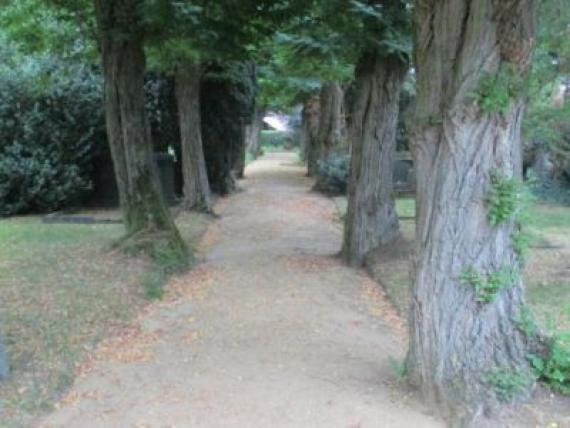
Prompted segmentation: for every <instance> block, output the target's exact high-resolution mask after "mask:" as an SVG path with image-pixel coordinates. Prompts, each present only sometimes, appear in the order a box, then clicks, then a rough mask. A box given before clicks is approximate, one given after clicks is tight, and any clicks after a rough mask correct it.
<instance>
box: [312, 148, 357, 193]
mask: <svg viewBox="0 0 570 428" xmlns="http://www.w3.org/2000/svg"><path fill="white" fill-rule="evenodd" d="M349 168H350V157H349V156H348V154H332V155H331V156H330V157H329V158H328V159H327V160H325V161H318V162H317V177H316V179H317V181H316V184H315V190H318V191H320V192H323V193H326V194H328V195H332V196H335V195H345V194H346V191H347V184H348V171H349Z"/></svg>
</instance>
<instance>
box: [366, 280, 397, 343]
mask: <svg viewBox="0 0 570 428" xmlns="http://www.w3.org/2000/svg"><path fill="white" fill-rule="evenodd" d="M361 290H362V296H363V298H364V299H366V301H367V302H368V303H369V310H370V315H372V316H374V317H378V318H382V319H383V320H384V321H386V323H388V325H389V326H390V327H391V328H392V329H393V330H394V332H395V333H396V335H397V336H398V338H399V339H400V340H401V341H402V342H406V341H407V340H408V330H407V328H406V323H405V321H404V320H403V319H402V317H400V315H399V314H398V311H396V308H395V307H394V305H392V303H391V302H390V300H389V299H388V296H387V295H386V292H385V291H384V290H383V289H382V288H381V286H380V285H379V284H378V283H377V282H375V281H374V280H372V279H371V278H365V279H364V281H363V283H362V289H361Z"/></svg>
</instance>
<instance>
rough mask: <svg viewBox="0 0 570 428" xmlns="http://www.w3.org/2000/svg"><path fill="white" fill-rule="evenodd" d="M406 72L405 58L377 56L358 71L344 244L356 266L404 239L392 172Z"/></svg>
mask: <svg viewBox="0 0 570 428" xmlns="http://www.w3.org/2000/svg"><path fill="white" fill-rule="evenodd" d="M406 70H407V65H406V63H405V62H403V61H402V60H401V59H400V58H399V57H396V56H390V57H381V56H379V55H373V54H368V55H364V56H363V57H362V59H361V60H360V62H359V64H358V67H357V69H356V82H355V84H356V87H355V92H354V104H353V109H352V114H351V118H352V121H351V127H350V131H349V139H350V144H351V147H352V156H351V167H350V177H349V183H348V211H347V214H346V219H345V226H344V242H343V256H344V258H345V259H346V261H347V262H348V263H350V264H351V265H355V266H360V265H362V263H363V262H364V257H365V256H366V254H367V253H368V252H369V251H370V250H372V249H374V248H376V247H378V246H380V245H387V244H390V243H392V242H394V241H395V240H396V239H398V238H399V236H400V224H399V221H398V215H397V213H396V204H395V201H394V188H393V183H392V178H393V177H392V171H393V167H394V155H395V151H396V132H397V125H398V108H399V100H400V89H401V87H402V82H403V80H404V76H405V74H406Z"/></svg>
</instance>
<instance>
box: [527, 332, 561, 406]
mask: <svg viewBox="0 0 570 428" xmlns="http://www.w3.org/2000/svg"><path fill="white" fill-rule="evenodd" d="M530 360H531V364H532V367H533V368H534V370H535V372H536V374H537V375H538V377H539V379H540V380H542V381H543V382H545V383H546V384H547V385H549V386H550V387H551V388H552V389H553V390H554V391H556V392H559V393H561V394H564V395H570V333H566V334H559V335H557V336H554V337H553V338H552V340H551V342H550V346H549V350H548V354H547V355H545V356H537V355H532V356H531V358H530Z"/></svg>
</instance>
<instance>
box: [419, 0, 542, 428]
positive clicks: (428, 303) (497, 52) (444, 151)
mask: <svg viewBox="0 0 570 428" xmlns="http://www.w3.org/2000/svg"><path fill="white" fill-rule="evenodd" d="M533 15H534V1H533V0H501V1H498V0H476V1H475V0H438V1H434V0H430V1H423V2H418V3H417V4H416V7H415V18H414V19H415V31H416V32H415V40H416V44H415V65H416V67H417V106H416V112H415V125H414V130H413V131H414V135H413V153H414V158H415V165H416V171H417V172H416V174H417V207H418V212H417V235H416V236H417V237H416V245H417V248H416V255H415V260H414V265H415V284H414V287H413V293H412V303H411V310H410V327H411V331H410V349H409V353H408V369H409V374H410V377H411V380H412V381H413V382H415V383H417V384H419V386H420V387H421V390H422V391H423V393H424V395H425V397H426V398H427V399H428V400H430V401H431V402H432V403H434V404H435V405H438V406H439V408H440V409H441V410H442V411H443V413H444V414H445V415H447V416H449V417H451V418H452V419H453V420H455V421H461V423H462V424H463V425H469V424H473V425H474V426H477V425H478V424H479V423H481V421H480V420H479V418H482V417H484V415H485V414H486V413H487V412H488V411H490V410H491V409H493V408H494V407H495V405H496V404H497V401H498V398H500V397H499V396H498V395H497V394H496V392H497V391H496V390H494V388H493V382H492V378H493V373H495V374H496V373H503V374H504V375H505V376H507V375H508V376H513V377H515V378H516V379H519V380H520V379H524V380H525V382H526V381H527V380H528V385H529V387H530V385H531V384H532V381H531V380H530V376H528V370H529V369H528V364H527V361H526V350H525V337H524V335H523V333H522V332H521V331H520V330H519V328H518V327H517V323H516V320H517V319H518V317H519V315H520V311H521V308H522V305H523V302H524V296H523V294H524V293H523V284H522V280H521V279H520V276H519V275H512V278H509V279H508V280H506V281H505V284H503V285H504V286H505V288H504V289H503V290H501V291H500V292H499V293H498V295H497V296H496V298H495V300H494V301H492V302H489V303H482V302H478V301H477V299H476V296H475V292H474V289H473V287H472V286H469V285H468V284H465V283H462V281H461V279H460V278H461V277H462V276H464V274H465V272H466V271H468V270H473V269H474V270H475V271H476V272H479V273H480V274H481V275H483V276H482V277H483V278H485V275H492V274H493V273H497V272H499V271H501V270H504V269H508V270H513V271H514V272H516V271H517V270H518V269H519V263H520V260H519V259H518V257H517V254H516V252H515V251H514V248H513V243H512V236H513V233H514V232H515V230H516V228H517V225H516V224H515V222H514V221H513V220H512V219H509V220H508V221H506V222H504V223H502V224H500V225H498V226H493V225H491V224H490V223H489V220H488V215H489V214H488V210H489V206H488V203H487V201H486V199H487V195H488V194H489V190H490V188H491V183H492V177H493V175H494V174H496V173H499V174H502V175H504V176H506V177H510V178H515V179H519V178H521V169H522V168H521V139H520V126H521V120H522V115H523V110H524V100H523V99H522V97H521V96H520V94H516V93H515V94H513V93H510V92H508V91H510V90H508V89H507V88H505V87H504V86H505V85H504V83H501V82H504V78H499V79H496V78H497V76H500V75H501V76H506V75H508V73H513V74H514V75H517V76H520V75H521V74H522V75H524V74H525V73H526V71H527V68H528V64H529V62H530V55H531V50H532V45H533V40H534V39H533V37H534V23H533V21H534V17H533ZM501 73H503V74H501ZM504 73H507V74H504ZM493 78H495V79H496V80H495V82H496V83H495V85H496V86H495V87H493V90H492V91H491V92H489V93H487V94H485V93H482V92H481V90H482V89H481V88H482V86H481V82H482V81H486V82H489V79H493ZM483 79H486V80H483ZM501 85H502V86H501ZM487 86H488V85H487ZM506 91H507V92H506ZM496 93H502V94H509V95H510V96H511V97H512V98H511V102H510V104H509V105H507V106H503V107H506V108H502V107H501V106H499V105H497V106H495V108H496V109H495V110H493V105H492V101H493V99H492V97H493V94H496ZM473 94H478V95H477V96H474V95H473ZM484 97H488V98H487V99H482V98H484ZM500 98H502V97H500ZM483 102H487V103H491V108H489V107H487V109H483V108H482V107H481V106H482V105H483ZM489 110H490V111H489ZM487 278H488V277H487ZM527 376H528V378H527ZM527 389H528V388H521V389H520V390H516V391H514V392H515V393H519V394H522V395H524V393H525V391H526V390H527ZM478 420H479V421H478Z"/></svg>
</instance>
